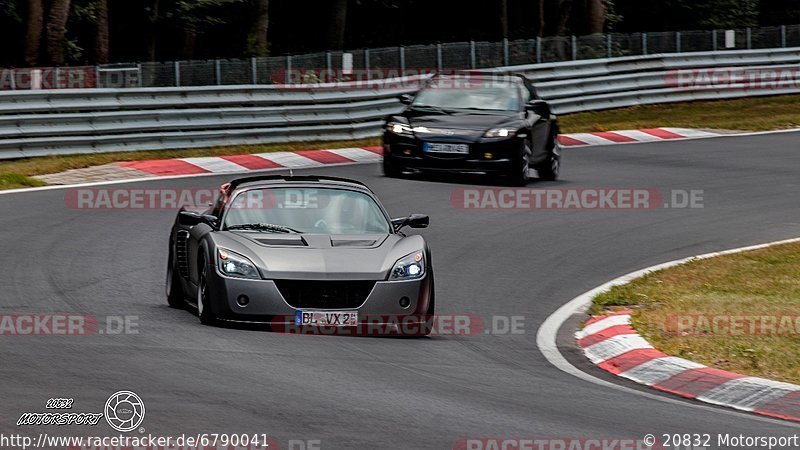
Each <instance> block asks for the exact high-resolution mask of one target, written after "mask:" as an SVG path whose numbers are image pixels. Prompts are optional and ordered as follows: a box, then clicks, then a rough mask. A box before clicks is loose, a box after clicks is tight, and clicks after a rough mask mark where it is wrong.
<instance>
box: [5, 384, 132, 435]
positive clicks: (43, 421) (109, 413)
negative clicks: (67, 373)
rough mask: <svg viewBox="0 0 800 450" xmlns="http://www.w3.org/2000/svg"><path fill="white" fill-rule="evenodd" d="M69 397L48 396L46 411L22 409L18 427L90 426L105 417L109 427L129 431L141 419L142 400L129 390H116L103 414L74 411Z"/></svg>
mask: <svg viewBox="0 0 800 450" xmlns="http://www.w3.org/2000/svg"><path fill="white" fill-rule="evenodd" d="M73 404H74V400H73V399H72V398H51V399H49V400H48V401H47V403H46V404H45V409H47V410H48V411H47V412H25V413H22V415H20V416H19V419H18V420H17V426H24V425H89V426H94V425H97V424H98V423H99V422H100V419H101V418H103V417H105V418H106V422H108V425H109V426H111V428H113V429H115V430H117V431H121V432H128V431H132V430H134V429H136V428H137V427H139V425H141V424H142V421H143V420H144V411H145V409H144V402H143V401H142V399H141V398H140V397H139V396H138V395H136V394H135V393H133V392H131V391H118V392H115V393H114V394H112V395H111V396H110V397H109V398H108V400H106V404H105V408H104V409H103V412H102V413H91V412H74V411H72V406H73Z"/></svg>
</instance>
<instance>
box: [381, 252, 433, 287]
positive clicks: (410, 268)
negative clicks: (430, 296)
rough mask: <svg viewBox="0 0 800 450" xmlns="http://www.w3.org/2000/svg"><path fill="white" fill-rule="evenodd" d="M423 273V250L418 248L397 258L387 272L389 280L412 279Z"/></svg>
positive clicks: (421, 275) (420, 276)
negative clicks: (390, 269) (388, 272)
mask: <svg viewBox="0 0 800 450" xmlns="http://www.w3.org/2000/svg"><path fill="white" fill-rule="evenodd" d="M424 275H425V252H423V251H422V250H420V251H418V252H414V253H411V254H409V255H406V256H404V257H402V258H400V259H399V260H397V262H396V263H394V267H393V268H392V271H391V273H390V274H389V280H390V281H392V280H414V279H417V278H422V277H423V276H424Z"/></svg>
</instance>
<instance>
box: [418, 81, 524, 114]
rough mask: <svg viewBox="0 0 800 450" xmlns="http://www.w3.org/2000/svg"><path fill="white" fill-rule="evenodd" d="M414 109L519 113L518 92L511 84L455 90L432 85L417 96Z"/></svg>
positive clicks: (449, 85)
mask: <svg viewBox="0 0 800 450" xmlns="http://www.w3.org/2000/svg"><path fill="white" fill-rule="evenodd" d="M412 107H415V108H425V107H432V108H441V109H480V110H489V111H519V110H520V104H519V90H518V89H517V88H516V86H514V85H511V84H503V85H499V86H498V85H494V86H480V85H477V86H476V85H474V84H473V85H470V86H468V87H461V88H455V87H453V85H452V84H449V83H447V84H442V85H439V84H434V85H432V86H430V87H428V88H427V89H424V90H422V91H420V92H419V94H417V97H416V98H415V99H414V102H413V103H412Z"/></svg>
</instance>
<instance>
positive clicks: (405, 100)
mask: <svg viewBox="0 0 800 450" xmlns="http://www.w3.org/2000/svg"><path fill="white" fill-rule="evenodd" d="M397 98H398V99H400V103H402V104H404V105H410V104H411V102H413V101H414V96H413V95H411V94H402V95H400V96H399V97H397Z"/></svg>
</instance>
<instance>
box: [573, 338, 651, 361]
mask: <svg viewBox="0 0 800 450" xmlns="http://www.w3.org/2000/svg"><path fill="white" fill-rule="evenodd" d="M651 348H653V347H652V346H651V345H650V344H649V343H648V342H647V341H645V340H644V339H642V337H641V336H639V335H638V334H621V335H619V336H614V337H612V338H608V339H606V340H604V341H602V342H598V343H597V344H594V345H592V346H591V347H586V348H585V349H584V350H583V352H584V353H585V354H586V357H588V358H589V359H590V360H591V361H592V362H593V363H595V364H597V363H601V362H603V361H607V360H609V359H613V358H616V357H617V356H620V355H624V354H625V353H628V352H629V351H631V350H639V349H651Z"/></svg>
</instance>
